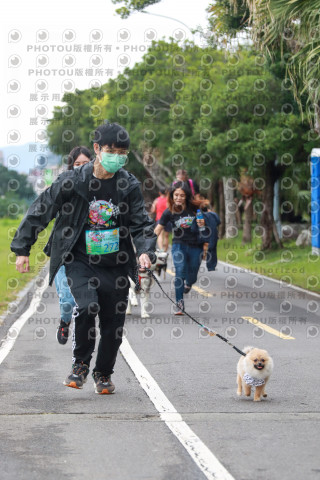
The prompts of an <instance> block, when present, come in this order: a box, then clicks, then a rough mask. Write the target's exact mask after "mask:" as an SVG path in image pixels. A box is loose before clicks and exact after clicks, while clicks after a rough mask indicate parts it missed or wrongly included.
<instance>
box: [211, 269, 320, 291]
mask: <svg viewBox="0 0 320 480" xmlns="http://www.w3.org/2000/svg"><path fill="white" fill-rule="evenodd" d="M219 264H221V265H226V266H227V267H230V268H235V269H236V270H240V271H241V272H243V273H249V274H250V275H255V276H257V277H262V278H265V279H266V280H270V282H274V283H277V284H278V285H280V286H281V285H283V286H285V287H287V288H292V289H293V290H297V291H298V292H303V293H307V294H308V295H312V296H313V297H317V298H320V295H319V293H316V292H312V291H311V290H306V289H305V288H301V287H297V286H296V285H291V283H286V282H283V281H282V280H277V279H276V278H272V277H267V276H266V275H262V274H261V273H256V272H254V271H252V270H249V269H248V268H244V267H238V266H237V265H232V263H226V262H222V261H221V260H219V262H218V265H219Z"/></svg>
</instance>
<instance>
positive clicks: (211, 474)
mask: <svg viewBox="0 0 320 480" xmlns="http://www.w3.org/2000/svg"><path fill="white" fill-rule="evenodd" d="M120 350H121V353H122V355H123V357H124V359H125V360H126V362H127V363H128V365H129V367H130V368H131V370H132V371H133V373H134V375H135V376H136V378H137V379H138V381H139V383H140V385H141V387H142V388H143V389H144V391H145V392H146V394H147V395H148V397H149V398H150V400H151V401H152V403H153V404H154V406H155V407H156V409H157V410H158V412H159V413H160V418H161V420H163V421H164V422H165V424H166V425H167V427H168V428H169V429H170V430H171V431H172V433H173V434H174V435H175V436H176V437H177V439H178V440H179V442H181V444H182V445H183V446H184V448H185V449H186V450H187V452H188V453H189V455H190V456H191V458H192V460H193V461H194V462H195V463H196V464H197V466H198V467H199V468H200V470H201V471H202V472H203V474H204V475H205V476H206V478H207V479H208V480H234V478H233V477H232V476H231V475H230V473H229V472H228V471H227V470H226V469H225V467H224V466H223V465H222V464H221V463H220V462H219V460H218V459H217V458H216V457H215V456H214V454H213V453H212V452H211V451H210V450H209V448H208V447H207V446H206V445H205V444H204V443H203V442H202V441H201V440H200V438H199V437H198V436H197V435H196V434H195V433H194V432H193V431H192V430H191V428H190V427H189V426H188V425H187V424H186V423H185V422H184V420H183V419H182V417H181V415H180V414H179V413H178V412H177V410H176V409H175V408H174V406H173V405H172V403H171V402H170V401H169V399H168V398H167V397H166V395H165V394H164V393H163V391H162V390H161V388H160V387H159V385H158V384H157V382H156V381H155V380H154V378H153V377H152V376H151V375H150V373H149V371H148V370H147V369H146V367H145V366H144V365H143V363H142V362H141V361H140V360H139V358H138V357H137V355H136V354H135V352H134V351H133V350H132V348H131V346H130V344H129V342H128V340H127V339H126V338H124V339H123V342H122V345H121V347H120Z"/></svg>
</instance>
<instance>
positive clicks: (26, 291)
mask: <svg viewBox="0 0 320 480" xmlns="http://www.w3.org/2000/svg"><path fill="white" fill-rule="evenodd" d="M48 270H49V262H47V263H46V264H45V266H44V267H43V268H42V269H41V270H40V272H39V273H38V275H37V276H36V277H34V278H33V279H32V280H30V282H29V283H27V285H26V286H25V287H24V288H23V289H22V290H21V291H20V292H19V293H18V294H17V296H16V298H15V299H14V300H13V301H12V302H10V303H8V305H7V312H6V313H4V314H3V315H1V316H0V342H1V340H2V338H4V337H5V336H6V334H7V332H8V330H9V328H10V327H11V325H12V324H13V323H14V322H15V321H16V320H17V318H19V317H20V315H22V313H23V312H24V311H25V310H26V309H27V308H28V306H29V304H30V302H31V299H32V295H30V293H31V292H34V290H35V289H36V287H37V282H38V283H39V278H40V279H44V278H45V276H46V275H47V273H48ZM40 281H41V280H40ZM10 310H11V311H10Z"/></svg>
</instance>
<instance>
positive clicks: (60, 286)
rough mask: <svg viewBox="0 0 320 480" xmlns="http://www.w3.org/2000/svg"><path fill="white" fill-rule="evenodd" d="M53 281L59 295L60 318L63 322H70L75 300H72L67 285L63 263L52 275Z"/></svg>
mask: <svg viewBox="0 0 320 480" xmlns="http://www.w3.org/2000/svg"><path fill="white" fill-rule="evenodd" d="M54 283H55V286H56V289H57V293H58V296H59V305H60V318H61V320H63V321H64V322H65V323H70V322H71V318H72V312H73V307H74V306H75V304H76V302H75V301H74V298H73V295H72V293H71V291H70V288H69V285H68V281H67V276H66V269H65V267H64V265H62V267H60V268H59V270H58V273H57V275H56V276H55V277H54Z"/></svg>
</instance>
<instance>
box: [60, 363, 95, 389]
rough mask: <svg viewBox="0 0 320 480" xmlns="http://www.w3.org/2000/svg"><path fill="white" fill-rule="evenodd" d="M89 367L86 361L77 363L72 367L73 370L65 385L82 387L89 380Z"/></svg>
mask: <svg viewBox="0 0 320 480" xmlns="http://www.w3.org/2000/svg"><path fill="white" fill-rule="evenodd" d="M88 373H89V367H88V365H86V364H85V363H83V362H81V363H75V364H74V365H73V367H72V372H71V373H70V375H69V376H68V377H67V378H66V379H65V381H64V382H63V385H65V386H66V387H71V388H82V387H83V384H84V383H86V381H87V376H88Z"/></svg>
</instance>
